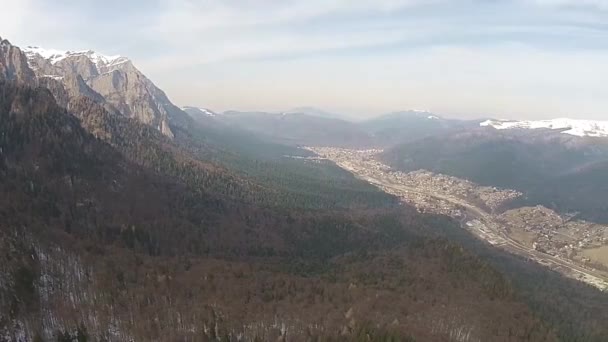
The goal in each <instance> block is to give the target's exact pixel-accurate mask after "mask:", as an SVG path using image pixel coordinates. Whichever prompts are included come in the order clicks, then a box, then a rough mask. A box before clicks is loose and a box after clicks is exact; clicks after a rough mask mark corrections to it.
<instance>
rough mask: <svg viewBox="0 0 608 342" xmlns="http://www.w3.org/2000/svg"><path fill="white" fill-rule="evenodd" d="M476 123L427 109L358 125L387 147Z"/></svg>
mask: <svg viewBox="0 0 608 342" xmlns="http://www.w3.org/2000/svg"><path fill="white" fill-rule="evenodd" d="M476 124H477V123H476V122H475V121H464V120H453V119H445V118H442V117H441V116H439V115H437V114H434V113H431V112H428V111H421V110H409V111H404V112H395V113H390V114H386V115H382V116H380V117H377V118H373V119H370V120H366V121H363V122H361V123H360V124H359V125H360V127H361V128H362V129H363V130H365V131H366V132H368V133H369V134H370V135H372V136H373V137H374V139H375V140H376V142H377V144H379V145H380V146H384V147H388V146H393V145H397V144H399V143H405V142H410V141H415V140H417V139H421V138H425V137H429V136H433V135H441V134H446V133H449V132H451V131H456V130H463V129H467V128H469V127H474V126H475V125H476Z"/></svg>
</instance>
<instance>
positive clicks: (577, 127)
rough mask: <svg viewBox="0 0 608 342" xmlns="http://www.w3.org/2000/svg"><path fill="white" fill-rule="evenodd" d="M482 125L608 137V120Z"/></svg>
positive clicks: (482, 124) (509, 121)
mask: <svg viewBox="0 0 608 342" xmlns="http://www.w3.org/2000/svg"><path fill="white" fill-rule="evenodd" d="M479 125H480V126H482V127H484V126H485V127H493V128H496V129H498V130H503V129H549V130H556V131H559V132H561V133H564V134H570V135H576V136H579V137H608V121H592V120H575V119H565V118H561V119H552V120H539V121H514V120H487V121H484V122H481V123H480V124H479Z"/></svg>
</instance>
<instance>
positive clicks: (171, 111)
mask: <svg viewBox="0 0 608 342" xmlns="http://www.w3.org/2000/svg"><path fill="white" fill-rule="evenodd" d="M25 51H26V54H27V57H28V60H29V64H30V66H31V67H32V69H34V70H35V72H36V75H37V76H38V77H39V78H40V79H44V80H45V81H44V82H45V84H52V83H55V82H54V81H59V82H61V83H62V84H63V86H64V87H65V90H66V94H67V96H68V97H77V96H86V97H89V98H91V99H93V100H94V101H95V102H97V103H100V104H102V105H104V107H106V109H108V111H110V112H119V113H121V114H123V115H125V116H127V117H130V118H135V119H137V120H138V121H140V122H142V123H145V124H147V125H150V126H152V127H154V128H156V129H158V130H159V131H160V132H162V133H163V134H164V135H166V136H168V137H171V138H172V137H173V132H172V130H171V128H170V123H171V125H178V126H186V125H188V124H189V117H188V115H187V114H186V113H184V112H183V111H182V110H180V109H179V108H177V107H176V106H175V105H173V104H172V103H171V101H170V100H169V99H168V97H167V95H166V94H165V93H164V92H163V91H162V90H161V89H159V88H158V87H156V85H154V83H152V81H151V80H150V79H148V78H147V77H146V76H145V75H144V74H143V73H142V72H141V71H139V70H138V69H137V68H136V67H135V66H134V65H133V63H132V62H131V61H130V60H129V59H127V58H125V57H120V56H103V55H100V54H97V53H95V52H93V51H80V52H57V51H49V50H44V49H41V48H37V47H28V48H26V49H25ZM49 79H52V80H53V81H51V80H49ZM63 95H65V94H63ZM58 102H60V103H62V102H63V101H62V97H61V96H58Z"/></svg>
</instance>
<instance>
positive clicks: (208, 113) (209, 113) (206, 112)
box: [182, 107, 217, 116]
mask: <svg viewBox="0 0 608 342" xmlns="http://www.w3.org/2000/svg"><path fill="white" fill-rule="evenodd" d="M187 109H197V110H199V111H201V112H202V113H203V114H205V115H207V116H217V113H216V112H214V111H212V110H209V109H207V108H201V107H182V110H184V111H185V110H187Z"/></svg>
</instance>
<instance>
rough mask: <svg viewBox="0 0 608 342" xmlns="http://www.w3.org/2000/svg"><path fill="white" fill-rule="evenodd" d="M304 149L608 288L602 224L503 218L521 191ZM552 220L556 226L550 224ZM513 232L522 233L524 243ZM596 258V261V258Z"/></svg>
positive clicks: (546, 214)
mask: <svg viewBox="0 0 608 342" xmlns="http://www.w3.org/2000/svg"><path fill="white" fill-rule="evenodd" d="M308 149H309V150H311V151H313V152H315V153H317V154H318V155H319V156H322V157H324V158H327V159H329V160H331V161H333V162H335V163H336V164H337V165H338V166H340V167H342V168H343V169H345V170H348V171H350V172H352V173H353V174H354V175H356V176H357V177H359V178H361V179H363V180H365V181H367V182H369V183H370V184H373V185H375V186H377V187H378V188H380V189H382V190H383V191H385V192H387V193H389V194H392V195H395V196H398V197H399V198H400V199H401V200H402V201H403V202H405V203H408V204H410V205H413V206H415V207H416V208H417V209H418V210H419V211H421V212H430V213H436V214H443V215H447V216H450V217H452V218H454V219H457V220H459V221H460V222H461V224H462V227H463V228H466V229H467V230H469V231H470V232H471V233H473V234H474V235H476V236H477V237H479V238H480V239H482V240H484V241H487V242H488V243H490V244H492V245H494V246H496V247H499V248H503V249H505V250H508V251H509V252H512V253H515V254H517V255H521V256H523V257H525V258H528V259H530V260H533V261H536V262H538V263H540V264H542V265H545V266H547V267H549V268H551V269H553V270H555V271H558V272H560V273H562V274H563V275H565V276H567V277H570V278H573V279H578V280H580V281H582V282H585V283H588V284H590V285H592V286H595V287H597V288H599V289H602V290H607V289H608V272H607V271H608V269H607V268H606V265H605V264H603V263H602V262H601V260H602V259H601V258H602V256H603V254H601V248H605V247H603V246H605V245H607V244H608V227H606V226H602V225H598V224H593V223H589V222H585V221H580V220H572V221H570V220H569V219H568V218H567V217H565V218H564V217H561V216H559V215H558V214H556V213H555V212H553V211H552V210H550V209H547V208H544V207H542V206H537V207H532V208H531V207H522V208H517V209H512V210H509V211H506V212H504V213H502V214H501V213H500V212H499V211H498V210H499V208H501V207H503V206H504V205H506V204H507V203H508V202H509V201H511V200H513V199H515V198H517V197H519V196H521V195H522V194H521V193H520V192H518V191H515V190H505V189H498V188H493V187H485V186H479V185H475V184H474V183H472V182H469V181H466V180H462V179H459V178H456V177H450V176H445V175H441V174H433V173H430V172H426V171H414V172H401V171H393V170H391V168H390V167H389V166H387V165H385V164H383V163H381V162H379V161H378V160H377V158H376V156H377V155H378V154H379V153H381V152H382V151H381V150H346V149H339V148H331V147H326V148H308ZM551 217H552V218H554V219H558V220H559V222H557V223H555V224H554V225H551V224H550V222H551V221H550V220H549V218H551ZM564 231H566V232H567V233H565V232H564ZM517 232H520V233H521V232H525V233H524V235H526V236H527V237H528V241H525V239H524V238H522V236H521V235H522V234H517ZM592 248H595V250H597V249H600V250H599V252H595V253H593V252H591V255H592V256H594V260H600V261H599V262H596V263H595V264H591V263H590V262H589V261H591V258H590V257H586V256H585V255H587V254H589V253H590V252H588V251H591V250H592ZM598 254H599V255H600V257H595V256H596V255H598ZM604 260H605V259H604ZM593 266H595V267H593Z"/></svg>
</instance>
